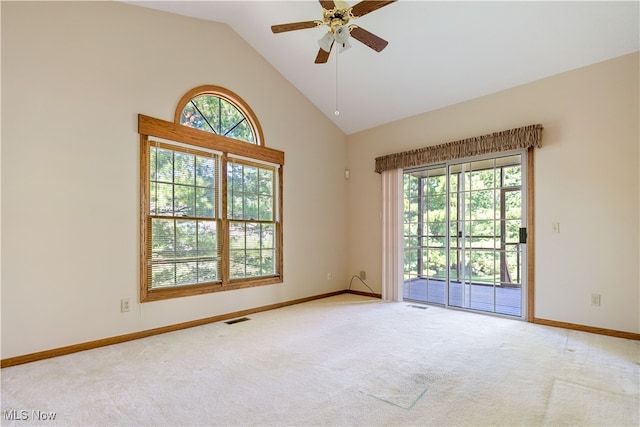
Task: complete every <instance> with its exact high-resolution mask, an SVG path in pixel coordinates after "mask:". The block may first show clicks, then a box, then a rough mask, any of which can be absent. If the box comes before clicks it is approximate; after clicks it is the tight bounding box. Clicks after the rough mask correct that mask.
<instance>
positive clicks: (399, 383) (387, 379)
mask: <svg viewBox="0 0 640 427" xmlns="http://www.w3.org/2000/svg"><path fill="white" fill-rule="evenodd" d="M428 382H429V380H428V378H427V376H425V375H423V374H419V373H417V374H411V373H400V374H398V373H396V375H385V376H376V377H374V378H372V379H371V381H370V382H369V383H368V384H366V386H365V387H364V388H363V389H362V390H360V392H361V393H364V394H366V395H367V396H370V397H373V398H375V399H378V400H381V401H383V402H386V403H390V404H391V405H395V406H398V407H400V408H403V409H411V408H412V407H413V405H415V404H416V402H417V401H418V400H420V398H421V397H422V396H424V394H425V393H426V391H427V385H428Z"/></svg>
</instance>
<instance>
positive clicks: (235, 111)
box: [174, 85, 263, 145]
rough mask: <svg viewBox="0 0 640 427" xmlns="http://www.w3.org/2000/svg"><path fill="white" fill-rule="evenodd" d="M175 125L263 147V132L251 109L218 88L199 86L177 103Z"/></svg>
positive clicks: (235, 96) (240, 100)
mask: <svg viewBox="0 0 640 427" xmlns="http://www.w3.org/2000/svg"><path fill="white" fill-rule="evenodd" d="M174 122H175V123H179V124H181V125H183V126H188V127H192V128H195V129H199V130H203V131H206V132H211V133H213V134H216V135H220V136H226V137H228V138H233V139H238V140H240V141H245V142H248V143H250V144H255V145H263V142H262V141H263V138H262V129H261V128H260V124H259V123H258V119H257V118H256V116H255V114H254V113H253V111H252V110H251V108H250V107H249V105H248V104H247V103H246V102H244V100H243V99H242V98H240V97H239V96H238V95H236V94H235V93H233V92H231V91H230V90H228V89H225V88H222V87H219V86H210V85H206V86H199V87H196V88H194V89H192V90H190V91H189V92H187V93H186V94H185V95H184V96H183V97H182V99H180V102H178V108H177V109H176V114H175V117H174Z"/></svg>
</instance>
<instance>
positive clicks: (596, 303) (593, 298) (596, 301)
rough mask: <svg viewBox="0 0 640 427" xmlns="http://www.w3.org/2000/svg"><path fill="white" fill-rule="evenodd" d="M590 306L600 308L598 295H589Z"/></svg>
mask: <svg viewBox="0 0 640 427" xmlns="http://www.w3.org/2000/svg"><path fill="white" fill-rule="evenodd" d="M591 305H592V306H594V307H600V294H591Z"/></svg>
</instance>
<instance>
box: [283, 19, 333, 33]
mask: <svg viewBox="0 0 640 427" xmlns="http://www.w3.org/2000/svg"><path fill="white" fill-rule="evenodd" d="M318 22H319V21H304V22H291V23H289V24H279V25H272V26H271V31H273V33H274V34H277V33H284V32H285V31H294V30H304V29H305V28H315V27H317V26H318ZM320 24H322V23H320Z"/></svg>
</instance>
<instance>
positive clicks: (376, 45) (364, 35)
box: [351, 27, 389, 52]
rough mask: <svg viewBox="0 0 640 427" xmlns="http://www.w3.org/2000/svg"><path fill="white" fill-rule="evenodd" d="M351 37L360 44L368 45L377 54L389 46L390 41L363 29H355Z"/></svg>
mask: <svg viewBox="0 0 640 427" xmlns="http://www.w3.org/2000/svg"><path fill="white" fill-rule="evenodd" d="M351 37H353V38H354V39H356V40H358V41H359V42H362V43H364V44H366V45H367V46H369V47H370V48H371V49H373V50H375V51H376V52H380V51H381V50H382V49H384V48H385V47H387V45H388V44H389V42H388V41H386V40H384V39H382V38H380V37H378V36H376V35H375V34H373V33H370V32H369V31H367V30H365V29H364V28H361V27H354V28H353V29H352V30H351Z"/></svg>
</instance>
